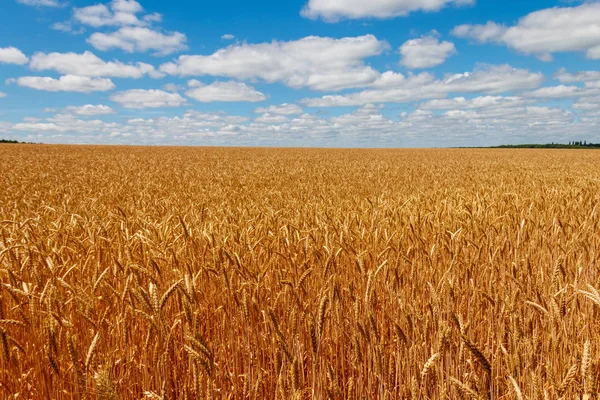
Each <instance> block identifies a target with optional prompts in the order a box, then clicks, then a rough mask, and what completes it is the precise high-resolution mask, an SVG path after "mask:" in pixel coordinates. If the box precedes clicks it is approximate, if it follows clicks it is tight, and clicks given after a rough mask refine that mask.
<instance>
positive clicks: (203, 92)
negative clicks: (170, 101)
mask: <svg viewBox="0 0 600 400" xmlns="http://www.w3.org/2000/svg"><path fill="white" fill-rule="evenodd" d="M189 86H190V87H191V89H190V90H188V91H187V92H185V94H186V96H188V97H191V98H192V99H194V100H197V101H200V102H202V103H211V102H235V101H242V102H252V103H255V102H259V101H263V100H266V96H265V95H264V94H262V93H261V92H259V91H257V90H256V89H255V88H253V87H252V86H250V85H247V84H245V83H241V82H234V81H230V82H213V83H212V84H210V85H202V84H201V83H200V82H198V81H196V80H192V81H190V83H189Z"/></svg>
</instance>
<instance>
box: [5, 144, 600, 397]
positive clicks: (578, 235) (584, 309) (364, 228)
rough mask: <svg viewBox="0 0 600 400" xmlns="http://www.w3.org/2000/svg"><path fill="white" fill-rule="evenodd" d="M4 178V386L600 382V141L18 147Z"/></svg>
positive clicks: (471, 392) (317, 387)
mask: <svg viewBox="0 0 600 400" xmlns="http://www.w3.org/2000/svg"><path fill="white" fill-rule="evenodd" d="M0 171H1V173H0V398H3V399H96V398H97V399H165V400H166V399H530V400H534V399H536V400H537V399H560V398H562V399H595V398H597V393H598V389H599V380H600V363H599V362H598V361H599V359H598V356H599V354H600V329H599V328H600V326H599V322H600V313H599V309H598V307H599V306H600V293H598V289H600V274H599V270H598V266H599V262H600V261H599V255H598V252H599V250H600V216H599V213H600V209H599V208H600V174H599V171H600V153H598V152H594V151H572V150H564V151H561V150H558V151H552V150H466V149H464V150H321V149H304V150H302V149H285V150H283V149H238V148H229V149H226V148H142V147H91V146H90V147H84V146H82V147H77V146H45V145H4V146H0Z"/></svg>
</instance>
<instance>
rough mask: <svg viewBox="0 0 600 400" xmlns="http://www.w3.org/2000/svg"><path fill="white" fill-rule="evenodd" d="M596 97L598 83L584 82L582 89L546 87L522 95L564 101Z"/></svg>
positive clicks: (599, 86)
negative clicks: (565, 99) (573, 98)
mask: <svg viewBox="0 0 600 400" xmlns="http://www.w3.org/2000/svg"><path fill="white" fill-rule="evenodd" d="M598 95H600V81H591V82H586V83H585V84H584V85H583V86H582V87H580V86H574V85H557V86H547V87H543V88H540V89H537V90H534V91H532V92H527V93H525V94H524V96H527V97H534V98H542V99H564V98H571V97H589V96H598Z"/></svg>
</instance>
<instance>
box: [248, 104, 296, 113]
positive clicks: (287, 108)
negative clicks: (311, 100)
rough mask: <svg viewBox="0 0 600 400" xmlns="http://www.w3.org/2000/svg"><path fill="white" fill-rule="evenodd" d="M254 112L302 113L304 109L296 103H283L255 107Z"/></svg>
mask: <svg viewBox="0 0 600 400" xmlns="http://www.w3.org/2000/svg"><path fill="white" fill-rule="evenodd" d="M254 112H255V113H257V114H277V115H296V114H302V113H303V112H304V111H303V110H302V107H300V106H298V105H296V104H287V103H284V104H281V105H272V106H269V107H261V108H257V109H255V110H254Z"/></svg>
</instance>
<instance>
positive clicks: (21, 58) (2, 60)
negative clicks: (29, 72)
mask: <svg viewBox="0 0 600 400" xmlns="http://www.w3.org/2000/svg"><path fill="white" fill-rule="evenodd" d="M27 61H29V58H27V56H26V55H25V54H23V52H22V51H21V50H19V49H17V48H16V47H4V48H1V47H0V64H18V65H23V64H27Z"/></svg>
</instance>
